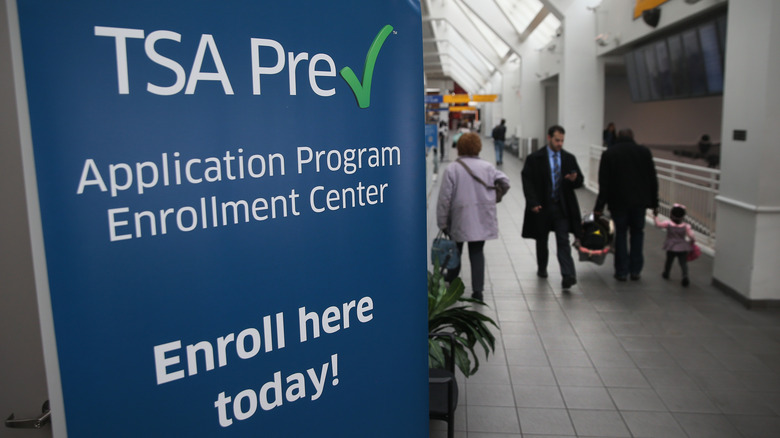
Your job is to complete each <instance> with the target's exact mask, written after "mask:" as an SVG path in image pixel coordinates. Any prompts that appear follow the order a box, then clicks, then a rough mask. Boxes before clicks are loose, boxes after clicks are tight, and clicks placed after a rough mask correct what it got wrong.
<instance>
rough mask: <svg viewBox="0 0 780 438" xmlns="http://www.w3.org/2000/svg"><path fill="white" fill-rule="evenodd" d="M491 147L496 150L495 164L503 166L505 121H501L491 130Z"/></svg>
mask: <svg viewBox="0 0 780 438" xmlns="http://www.w3.org/2000/svg"><path fill="white" fill-rule="evenodd" d="M491 136H492V137H493V146H494V147H495V148H496V164H497V165H499V166H500V165H502V164H504V141H505V140H506V120H505V119H501V123H500V124H499V125H498V126H496V127H495V128H493V133H492V134H491Z"/></svg>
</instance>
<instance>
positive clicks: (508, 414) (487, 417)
mask: <svg viewBox="0 0 780 438" xmlns="http://www.w3.org/2000/svg"><path fill="white" fill-rule="evenodd" d="M466 416H467V422H468V431H469V432H495V433H520V425H519V424H518V422H517V411H516V410H515V408H505V407H487V406H467V407H466Z"/></svg>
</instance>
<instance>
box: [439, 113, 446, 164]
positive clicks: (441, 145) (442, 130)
mask: <svg viewBox="0 0 780 438" xmlns="http://www.w3.org/2000/svg"><path fill="white" fill-rule="evenodd" d="M446 138H447V122H445V121H444V120H442V121H441V122H439V156H440V157H441V159H440V161H444V140H445V139H446Z"/></svg>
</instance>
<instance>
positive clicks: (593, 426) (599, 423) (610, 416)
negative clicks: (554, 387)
mask: <svg viewBox="0 0 780 438" xmlns="http://www.w3.org/2000/svg"><path fill="white" fill-rule="evenodd" d="M569 413H570V414H571V420H572V422H573V423H574V429H575V430H576V431H577V435H578V436H598V437H630V436H631V432H629V430H628V427H626V424H625V422H623V418H622V417H621V416H620V414H618V412H617V411H590V410H585V411H581V410H571V411H569Z"/></svg>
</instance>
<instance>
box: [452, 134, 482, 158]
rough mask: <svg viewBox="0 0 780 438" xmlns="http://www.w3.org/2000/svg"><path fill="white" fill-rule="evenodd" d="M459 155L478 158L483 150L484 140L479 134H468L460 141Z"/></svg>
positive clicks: (462, 136)
mask: <svg viewBox="0 0 780 438" xmlns="http://www.w3.org/2000/svg"><path fill="white" fill-rule="evenodd" d="M457 147H458V155H461V156H467V157H476V156H477V155H479V152H480V151H481V150H482V140H481V139H480V138H479V134H477V133H474V132H468V133H466V134H463V135H461V136H460V138H459V139H458V144H457Z"/></svg>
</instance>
